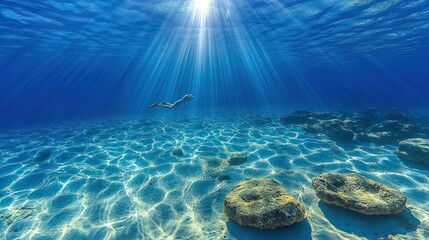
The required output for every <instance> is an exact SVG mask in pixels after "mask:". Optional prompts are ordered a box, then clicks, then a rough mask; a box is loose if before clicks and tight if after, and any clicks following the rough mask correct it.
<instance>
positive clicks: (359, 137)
mask: <svg viewBox="0 0 429 240" xmlns="http://www.w3.org/2000/svg"><path fill="white" fill-rule="evenodd" d="M280 122H282V123H283V124H298V125H301V126H302V129H303V130H304V131H305V132H307V133H312V134H323V135H326V136H327V137H328V138H330V139H331V140H333V141H336V142H343V143H352V142H371V143H375V144H393V145H397V144H398V145H399V150H398V151H397V152H396V154H397V155H398V156H399V157H400V158H401V159H403V160H407V161H414V162H421V163H426V164H429V127H427V126H428V125H429V120H428V119H427V118H421V117H420V118H419V117H415V118H411V117H409V116H407V115H406V114H405V113H403V112H400V111H397V110H394V111H390V112H387V113H386V112H382V111H376V110H373V109H370V110H366V111H363V112H361V113H359V114H347V113H313V112H309V111H303V110H300V111H295V112H292V113H290V114H288V115H286V116H283V117H281V118H280Z"/></svg>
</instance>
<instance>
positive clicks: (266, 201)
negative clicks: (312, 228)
mask: <svg viewBox="0 0 429 240" xmlns="http://www.w3.org/2000/svg"><path fill="white" fill-rule="evenodd" d="M224 210H225V213H226V214H227V215H228V217H229V218H230V219H232V220H234V221H236V222H238V223H239V224H241V225H246V226H252V227H256V228H259V229H273V228H276V227H282V226H287V225H290V224H293V223H295V222H299V221H302V220H303V219H304V218H305V209H304V206H303V205H302V204H301V203H300V202H298V201H297V200H296V199H295V198H294V197H293V196H292V195H290V194H289V193H288V192H287V191H286V190H285V189H284V188H283V187H282V186H281V185H280V184H279V183H278V182H276V181H274V180H272V179H269V178H255V179H251V180H246V181H242V182H240V183H239V184H238V185H237V186H235V187H234V188H233V189H232V190H231V191H230V192H229V193H228V194H227V195H226V197H225V200H224Z"/></svg>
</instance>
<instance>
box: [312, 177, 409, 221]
mask: <svg viewBox="0 0 429 240" xmlns="http://www.w3.org/2000/svg"><path fill="white" fill-rule="evenodd" d="M312 185H313V187H314V189H315V190H316V194H317V196H318V197H319V199H320V200H322V201H323V202H326V203H329V204H333V205H336V206H339V207H343V208H346V209H349V210H352V211H355V212H359V213H362V214H365V215H386V214H398V213H400V212H401V211H402V210H403V209H404V208H405V203H406V201H407V198H406V197H404V196H403V195H402V194H401V193H400V192H399V191H397V190H395V189H393V188H391V187H388V186H386V185H384V184H381V183H379V182H376V181H374V180H371V179H369V178H366V177H363V176H361V175H358V174H353V173H350V174H347V173H323V174H321V175H319V176H317V177H315V178H314V179H313V181H312Z"/></svg>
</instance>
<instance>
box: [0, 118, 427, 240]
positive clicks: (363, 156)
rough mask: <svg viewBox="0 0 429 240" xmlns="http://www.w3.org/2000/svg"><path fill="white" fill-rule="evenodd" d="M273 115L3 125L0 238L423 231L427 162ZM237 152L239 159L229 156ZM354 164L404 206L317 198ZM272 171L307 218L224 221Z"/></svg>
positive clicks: (350, 235) (361, 235)
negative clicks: (237, 188) (387, 209)
mask: <svg viewBox="0 0 429 240" xmlns="http://www.w3.org/2000/svg"><path fill="white" fill-rule="evenodd" d="M279 117H280V116H276V115H266V116H265V115H264V116H262V115H245V116H234V117H231V116H219V117H204V118H197V117H190V118H181V119H159V120H127V121H113V120H105V121H97V122H86V123H80V124H68V125H62V126H55V127H44V128H39V129H23V130H14V131H7V132H3V133H0V238H1V239H74V240H76V239H270V240H273V239H300V240H302V239H378V238H380V237H384V238H387V236H388V235H398V234H399V235H400V236H405V237H407V238H408V239H429V219H428V218H429V187H428V186H429V167H427V166H423V165H419V164H414V163H409V162H404V161H402V160H400V159H399V158H398V157H397V156H396V155H395V154H394V151H395V150H397V146H394V145H377V144H371V143H359V144H356V143H349V144H340V143H336V142H334V141H331V140H329V139H328V138H327V137H326V136H324V135H314V134H309V133H305V132H304V131H303V130H302V128H301V127H299V126H296V125H283V124H281V123H280V122H279ZM236 154H241V155H245V156H247V159H246V161H244V162H238V163H235V164H231V162H228V158H229V157H231V156H234V155H236ZM323 172H356V173H359V174H362V175H364V176H366V177H369V178H371V179H373V180H376V181H379V182H381V183H384V184H387V185H389V186H392V187H394V188H396V189H398V190H400V191H401V192H402V193H403V194H404V195H405V196H406V197H407V199H408V201H407V209H405V210H404V211H403V212H402V213H401V214H399V215H393V216H364V215H360V214H357V213H353V212H350V211H348V210H344V209H341V208H338V207H335V206H330V205H327V204H324V203H322V202H320V201H319V200H318V198H317V196H316V194H315V192H314V190H313V188H312V186H311V179H312V178H313V177H315V176H316V175H318V174H320V173H323ZM254 177H270V178H273V179H275V180H276V181H278V182H279V183H281V184H282V185H283V186H284V187H285V188H286V189H287V190H288V191H289V192H290V193H291V194H292V195H293V196H294V197H295V198H297V199H299V200H300V201H302V202H303V203H304V204H305V207H306V211H307V218H306V219H305V220H304V221H302V222H300V223H296V224H294V225H291V226H289V227H284V228H280V229H276V230H268V231H261V230H256V229H253V228H249V227H242V226H240V225H238V224H237V223H235V222H232V221H230V220H228V217H227V216H226V214H225V213H224V212H223V199H224V197H225V195H226V194H227V192H228V191H229V190H230V189H231V188H232V187H233V186H234V185H236V184H237V183H238V182H240V181H242V180H245V179H249V178H254Z"/></svg>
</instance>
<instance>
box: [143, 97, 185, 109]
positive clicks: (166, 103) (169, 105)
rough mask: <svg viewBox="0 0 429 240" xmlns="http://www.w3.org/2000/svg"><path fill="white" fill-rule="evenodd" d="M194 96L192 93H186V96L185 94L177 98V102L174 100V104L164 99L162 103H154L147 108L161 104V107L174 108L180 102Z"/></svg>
mask: <svg viewBox="0 0 429 240" xmlns="http://www.w3.org/2000/svg"><path fill="white" fill-rule="evenodd" d="M193 98H194V96H192V94H186V95H185V96H183V97H182V98H181V99H179V100H177V101H176V102H174V103H173V104H171V103H169V102H167V101H165V100H164V101H162V102H160V103H153V104H151V105H149V106H148V107H147V108H153V107H156V106H160V107H166V108H174V107H176V106H177V105H179V104H182V103H184V102H188V101H191V100H192V99H193Z"/></svg>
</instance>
